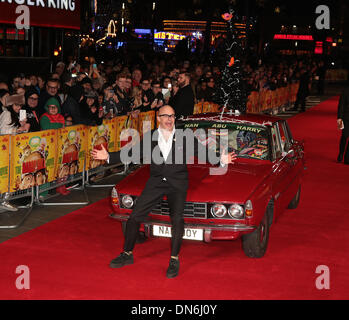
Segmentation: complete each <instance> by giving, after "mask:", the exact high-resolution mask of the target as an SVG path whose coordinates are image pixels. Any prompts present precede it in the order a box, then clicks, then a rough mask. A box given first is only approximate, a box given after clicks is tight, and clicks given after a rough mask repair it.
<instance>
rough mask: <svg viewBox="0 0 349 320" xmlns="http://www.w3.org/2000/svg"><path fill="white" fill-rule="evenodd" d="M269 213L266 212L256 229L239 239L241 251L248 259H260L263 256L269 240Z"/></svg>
mask: <svg viewBox="0 0 349 320" xmlns="http://www.w3.org/2000/svg"><path fill="white" fill-rule="evenodd" d="M269 226H270V223H269V211H268V210H267V211H266V213H265V215H264V217H263V219H262V221H261V222H260V224H259V226H258V228H257V229H256V230H255V231H253V232H251V233H248V234H245V235H243V236H242V238H241V242H242V249H243V250H244V253H245V254H246V255H247V256H248V257H250V258H261V257H263V256H264V254H265V252H266V250H267V247H268V240H269Z"/></svg>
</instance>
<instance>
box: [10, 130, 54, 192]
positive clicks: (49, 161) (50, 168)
mask: <svg viewBox="0 0 349 320" xmlns="http://www.w3.org/2000/svg"><path fill="white" fill-rule="evenodd" d="M56 146H57V131H56V130H45V131H40V132H32V133H23V134H18V135H16V136H13V137H12V152H11V173H12V174H11V177H10V179H11V181H10V192H15V191H18V190H25V189H28V188H31V187H33V186H39V185H42V184H44V183H48V182H51V181H54V180H55V165H56V164H55V159H56V149H57V148H56Z"/></svg>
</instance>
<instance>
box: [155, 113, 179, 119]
mask: <svg viewBox="0 0 349 320" xmlns="http://www.w3.org/2000/svg"><path fill="white" fill-rule="evenodd" d="M159 117H166V118H167V119H176V115H175V114H159Z"/></svg>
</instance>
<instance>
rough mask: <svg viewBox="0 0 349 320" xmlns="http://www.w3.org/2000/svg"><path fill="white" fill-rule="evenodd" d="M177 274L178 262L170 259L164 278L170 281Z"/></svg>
mask: <svg viewBox="0 0 349 320" xmlns="http://www.w3.org/2000/svg"><path fill="white" fill-rule="evenodd" d="M178 272H179V260H178V259H173V258H171V260H170V264H169V266H168V269H167V272H166V277H167V278H169V279H171V278H175V277H177V276H178Z"/></svg>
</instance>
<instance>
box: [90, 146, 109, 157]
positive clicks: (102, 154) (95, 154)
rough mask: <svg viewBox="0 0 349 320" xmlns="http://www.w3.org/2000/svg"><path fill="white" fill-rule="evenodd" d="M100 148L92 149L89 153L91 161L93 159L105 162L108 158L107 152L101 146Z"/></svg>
mask: <svg viewBox="0 0 349 320" xmlns="http://www.w3.org/2000/svg"><path fill="white" fill-rule="evenodd" d="M101 147H102V149H101V150H97V149H93V150H92V151H91V156H92V158H93V159H95V160H107V159H108V158H109V153H108V151H107V150H105V148H104V146H103V145H101Z"/></svg>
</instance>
